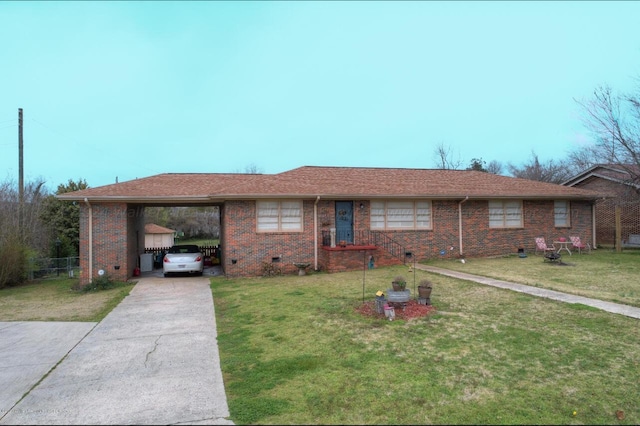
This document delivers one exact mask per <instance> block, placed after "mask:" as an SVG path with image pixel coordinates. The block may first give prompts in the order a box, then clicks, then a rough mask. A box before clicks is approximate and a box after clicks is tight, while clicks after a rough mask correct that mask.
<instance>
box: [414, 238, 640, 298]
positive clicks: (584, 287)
mask: <svg viewBox="0 0 640 426" xmlns="http://www.w3.org/2000/svg"><path fill="white" fill-rule="evenodd" d="M591 253H592V254H582V255H580V254H573V255H571V256H569V255H568V254H566V253H564V252H563V254H562V262H563V264H565V266H562V265H557V264H553V263H549V262H545V261H544V260H543V257H542V256H541V255H535V254H529V255H528V257H526V258H524V259H521V258H519V257H518V256H517V255H513V256H506V257H499V258H488V259H466V262H465V263H464V264H463V263H461V262H460V261H458V260H449V259H446V260H445V259H437V258H436V259H431V260H429V261H427V262H424V263H425V264H427V265H432V266H438V267H442V268H447V269H452V270H456V271H462V272H469V273H472V274H477V275H482V276H486V277H490V278H496V279H501V280H506V281H514V282H518V283H521V284H526V285H531V286H535V287H541V288H547V289H552V290H557V291H562V292H565V293H570V294H576V295H579V296H585V297H591V298H595V299H601V300H607V301H610V302H616V303H624V304H626V305H631V306H638V307H640V250H627V251H624V252H622V253H615V252H613V251H611V250H593V251H592V252H591Z"/></svg>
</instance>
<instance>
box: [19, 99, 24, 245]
mask: <svg viewBox="0 0 640 426" xmlns="http://www.w3.org/2000/svg"><path fill="white" fill-rule="evenodd" d="M22 142H23V140H22V108H18V194H19V195H18V197H19V203H18V209H19V211H18V233H19V235H20V240H21V241H20V242H22V239H23V237H24V233H23V216H24V169H23V163H24V158H23V151H24V149H23V146H22V145H23V144H22Z"/></svg>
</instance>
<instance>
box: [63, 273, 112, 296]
mask: <svg viewBox="0 0 640 426" xmlns="http://www.w3.org/2000/svg"><path fill="white" fill-rule="evenodd" d="M115 286H116V283H115V281H113V280H112V279H111V277H110V276H109V275H108V274H104V275H100V276H98V277H96V278H94V279H93V280H92V281H91V282H90V283H89V284H87V285H84V286H80V285H74V286H73V287H72V290H75V291H83V292H85V293H87V292H90V291H98V290H109V289H111V288H114V287H115Z"/></svg>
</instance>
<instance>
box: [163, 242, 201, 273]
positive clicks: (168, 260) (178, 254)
mask: <svg viewBox="0 0 640 426" xmlns="http://www.w3.org/2000/svg"><path fill="white" fill-rule="evenodd" d="M203 271H204V256H203V255H202V253H201V252H200V249H199V248H198V246H197V245H195V244H183V245H175V246H173V247H171V248H170V249H169V251H168V252H167V254H165V255H164V259H163V260H162V273H163V274H164V276H165V277H167V276H169V274H173V273H175V274H178V273H183V274H184V273H189V274H197V275H202V272H203Z"/></svg>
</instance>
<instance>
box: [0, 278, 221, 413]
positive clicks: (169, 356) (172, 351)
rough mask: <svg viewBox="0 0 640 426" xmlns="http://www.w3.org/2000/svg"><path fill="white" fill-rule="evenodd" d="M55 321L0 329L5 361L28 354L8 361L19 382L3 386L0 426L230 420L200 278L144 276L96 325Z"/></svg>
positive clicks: (205, 283)
mask: <svg viewBox="0 0 640 426" xmlns="http://www.w3.org/2000/svg"><path fill="white" fill-rule="evenodd" d="M56 324H62V325H58V326H57V328H56ZM64 324H70V323H50V325H46V324H45V325H46V326H45V327H44V328H43V327H38V325H42V324H35V325H32V326H31V327H34V328H35V330H36V331H34V330H31V332H37V334H35V335H33V334H30V331H29V330H28V329H23V330H20V328H21V327H23V328H24V325H23V324H21V323H0V338H1V339H0V340H2V341H3V345H2V346H1V348H2V351H3V353H4V351H6V355H7V356H6V357H4V358H6V359H8V357H9V353H10V351H11V350H14V351H15V350H17V349H16V348H19V347H20V345H23V347H24V345H25V344H26V345H27V346H28V347H30V348H31V350H27V351H26V352H24V351H23V352H20V351H19V350H17V352H13V354H11V355H15V357H13V358H12V361H7V363H8V364H7V371H6V372H5V373H7V374H6V377H7V378H8V377H11V376H10V374H9V371H13V373H12V374H14V375H15V372H16V371H19V372H20V373H21V375H22V376H24V378H23V380H14V381H13V382H12V383H14V386H13V387H12V386H11V385H10V384H8V383H7V382H5V381H4V380H3V381H2V391H0V393H1V394H3V396H5V395H8V396H7V398H3V399H2V407H1V411H0V424H73V425H96V424H100V425H104V424H233V422H232V421H230V420H228V419H227V417H229V409H228V406H227V399H226V394H225V390H224V384H223V380H222V371H221V369H220V361H219V354H218V346H217V340H216V337H217V335H216V323H215V315H214V305H213V298H212V295H211V289H210V287H209V279H208V278H207V277H177V278H155V277H143V278H141V279H140V280H139V281H138V283H137V284H136V286H135V287H134V288H133V290H132V291H131V293H130V294H129V296H127V297H126V298H125V299H124V300H123V301H122V302H121V303H120V304H119V305H118V306H117V307H116V308H115V309H114V310H113V311H111V313H110V314H109V315H107V317H106V318H104V319H103V320H102V321H101V322H100V323H98V324H97V325H96V324H95V323H76V325H75V326H73V327H72V328H71V329H70V328H69V327H65V326H64ZM69 330H72V331H73V333H69ZM20 331H22V333H23V334H22V337H20V334H19V333H20ZM11 333H13V334H11ZM43 333H44V336H43ZM11 335H13V336H14V338H13V341H12V343H11V345H9V346H7V347H5V345H4V342H5V340H4V339H5V337H6V336H11ZM39 336H43V337H44V338H43V340H42V341H41V342H38V339H40V337H39ZM51 341H54V342H55V341H59V343H58V345H57V346H56V345H54V347H53V348H52V349H51V348H50V347H49V343H50V342H51ZM7 342H8V341H7ZM38 343H41V344H40V345H39V346H38ZM34 348H39V350H34ZM2 359H3V358H0V360H2ZM4 362H5V361H4V360H3V364H2V369H4V367H5V364H4ZM11 362H12V363H13V368H12V367H11V365H9V364H10V363H11ZM56 364H57V365H56ZM51 368H53V370H50V369H51ZM47 372H48V373H49V374H48V375H46V376H45V377H43V376H44V375H45V374H46V373H47ZM0 373H1V371H0ZM0 377H1V378H3V379H4V378H5V376H2V375H0ZM40 380H42V381H40ZM39 381H40V382H39ZM25 393H26V394H25ZM23 395H24V397H23Z"/></svg>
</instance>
